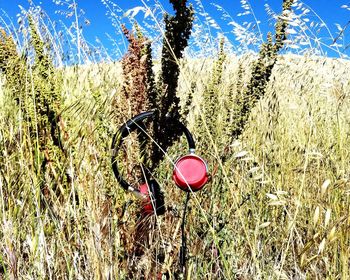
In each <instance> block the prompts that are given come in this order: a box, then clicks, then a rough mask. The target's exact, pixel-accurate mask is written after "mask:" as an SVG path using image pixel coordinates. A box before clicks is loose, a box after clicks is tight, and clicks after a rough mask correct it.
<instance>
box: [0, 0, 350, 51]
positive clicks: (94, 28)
mask: <svg viewBox="0 0 350 280" xmlns="http://www.w3.org/2000/svg"><path fill="white" fill-rule="evenodd" d="M56 1H59V0H56ZM67 1H69V2H72V1H70V0H64V2H67ZM76 2H77V4H78V7H79V8H81V9H82V10H84V13H85V14H84V15H83V16H82V17H81V22H84V19H88V21H89V22H90V24H89V25H88V26H84V29H83V32H84V36H85V38H86V40H87V41H89V42H91V43H95V41H96V38H99V40H100V41H101V42H102V44H103V45H104V46H105V47H106V48H107V49H109V52H111V53H112V52H113V48H114V47H113V44H112V42H111V40H110V39H109V38H108V36H107V35H106V34H109V35H110V37H111V38H115V39H116V41H120V39H118V36H120V33H119V31H118V30H117V29H116V28H115V27H114V26H113V24H112V19H111V17H110V16H106V12H107V11H108V9H107V8H106V6H105V5H104V4H103V3H102V1H101V0H76ZM113 2H114V3H115V4H117V5H118V6H119V7H120V8H121V9H123V10H124V12H125V11H127V10H129V9H131V8H134V7H138V6H143V4H142V2H141V0H114V1H113ZM145 2H147V3H149V5H153V4H154V1H153V0H148V1H147V0H145ZM159 2H160V3H161V4H162V5H163V6H164V8H165V9H166V10H167V11H169V12H172V9H171V6H170V5H169V3H168V1H165V0H159ZM189 2H190V3H193V5H194V6H195V7H196V8H198V4H197V3H196V0H190V1H189ZM281 2H282V0H281V1H280V0H250V1H249V3H250V5H251V7H252V9H253V11H254V13H255V16H256V18H257V19H258V20H259V21H261V23H260V26H259V27H260V29H261V31H262V33H263V34H264V35H265V34H266V33H267V31H269V30H271V31H273V22H272V21H271V20H269V17H268V16H267V14H266V11H265V8H264V4H266V3H267V4H269V5H270V6H271V8H272V9H273V10H274V11H275V12H279V11H280V10H281ZM110 3H112V1H111V2H110ZM202 3H203V5H204V8H205V11H206V12H207V13H208V14H209V15H210V17H211V18H213V19H214V20H215V21H216V22H217V23H218V24H219V26H220V27H221V28H222V30H219V32H222V31H224V32H230V31H231V30H232V25H228V21H226V22H225V21H224V20H223V19H222V18H221V17H222V12H219V11H217V9H216V8H215V7H214V5H212V4H211V3H215V4H217V5H219V6H222V7H223V8H224V9H225V10H226V11H227V12H228V13H229V14H230V15H231V17H232V18H233V20H234V21H236V22H238V23H240V24H242V23H243V22H245V21H246V22H250V21H253V17H252V15H249V16H241V17H238V16H237V15H238V14H239V13H242V12H244V10H243V9H242V7H241V4H240V1H239V0H209V1H206V0H202ZM303 3H305V4H306V5H308V6H309V7H311V9H312V10H314V11H315V12H316V13H317V14H318V15H319V16H320V17H321V18H322V20H323V21H324V22H325V23H326V24H327V26H328V27H329V29H330V30H331V33H333V34H334V36H336V34H337V32H338V30H337V27H336V23H338V24H340V25H341V26H344V25H345V24H346V23H347V22H348V21H349V20H350V11H349V10H346V9H344V8H341V6H342V5H346V4H349V6H350V3H349V1H347V0H305V1H303ZM34 4H35V5H40V6H41V7H42V8H43V9H44V10H45V11H46V13H47V14H48V15H49V16H50V18H51V19H52V20H54V21H57V20H59V19H61V20H63V21H64V22H67V24H68V23H69V21H72V20H73V18H69V19H66V18H65V17H64V16H63V15H59V14H57V13H56V12H57V11H58V10H60V9H61V10H67V6H64V7H60V6H58V5H56V4H54V3H53V1H52V0H42V1H37V0H35V1H34ZM19 5H21V6H23V7H24V8H25V9H27V8H28V7H29V3H28V0H0V9H2V10H3V11H5V12H6V14H8V15H9V17H10V18H11V19H12V21H13V22H15V23H16V22H17V19H16V14H18V13H19V12H20V9H19ZM1 14H2V17H4V16H3V13H1ZM122 14H123V12H120V13H119V15H120V16H122ZM143 16H144V14H143V13H142V12H140V13H139V14H138V15H137V16H136V19H138V20H142V19H143ZM309 18H310V21H314V20H315V21H316V22H319V20H318V19H317V17H316V16H315V15H314V14H313V13H311V12H310V14H309ZM6 21H8V20H7V19H6ZM122 21H124V22H126V23H128V22H127V20H125V19H124V20H123V19H122ZM349 29H350V28H349ZM212 32H213V34H214V33H216V32H217V30H215V28H214V29H213V30H212ZM227 36H228V37H229V39H230V40H231V41H232V42H233V43H235V41H236V38H235V35H234V34H230V33H227ZM318 36H319V37H321V38H322V40H324V42H325V43H326V44H330V43H331V41H332V40H331V39H330V38H329V34H327V32H326V30H325V29H322V31H321V32H320V33H319V35H318ZM345 40H346V37H345ZM345 45H346V44H345ZM324 51H325V52H327V55H329V56H336V53H335V52H334V51H332V50H330V49H327V48H325V49H324ZM121 52H123V48H122V50H121Z"/></svg>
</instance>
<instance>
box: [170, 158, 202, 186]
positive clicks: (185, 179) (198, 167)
mask: <svg viewBox="0 0 350 280" xmlns="http://www.w3.org/2000/svg"><path fill="white" fill-rule="evenodd" d="M173 179H174V181H175V184H176V185H177V186H178V187H179V188H180V189H182V190H184V191H189V187H190V188H191V190H192V191H194V192H195V191H199V190H200V189H201V188H203V187H204V185H205V184H206V183H207V182H208V170H207V165H206V164H205V162H204V160H203V159H202V158H200V157H199V156H196V155H186V156H183V157H181V158H180V159H178V160H177V161H176V163H175V168H174V172H173Z"/></svg>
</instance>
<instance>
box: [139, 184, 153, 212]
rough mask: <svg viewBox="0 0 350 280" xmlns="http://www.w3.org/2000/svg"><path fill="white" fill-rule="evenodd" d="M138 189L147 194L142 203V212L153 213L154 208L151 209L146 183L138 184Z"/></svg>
mask: <svg viewBox="0 0 350 280" xmlns="http://www.w3.org/2000/svg"><path fill="white" fill-rule="evenodd" d="M139 190H140V193H142V194H144V195H146V196H147V198H146V199H145V201H144V202H143V204H142V210H143V214H144V215H150V214H153V213H154V210H153V205H152V201H151V198H150V197H149V192H148V185H147V184H142V185H141V186H140V188H139Z"/></svg>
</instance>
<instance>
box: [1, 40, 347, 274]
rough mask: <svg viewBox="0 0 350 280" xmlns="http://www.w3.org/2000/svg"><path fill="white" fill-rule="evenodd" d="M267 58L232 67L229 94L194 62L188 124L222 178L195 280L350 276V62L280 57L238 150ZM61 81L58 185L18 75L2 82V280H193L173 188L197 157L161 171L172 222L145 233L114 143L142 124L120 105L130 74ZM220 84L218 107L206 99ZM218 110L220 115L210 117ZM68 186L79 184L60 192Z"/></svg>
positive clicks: (201, 196)
mask: <svg viewBox="0 0 350 280" xmlns="http://www.w3.org/2000/svg"><path fill="white" fill-rule="evenodd" d="M79 44H81V42H80V43H79ZM83 53H84V52H83V49H81V52H80V55H79V57H80V59H82V57H83ZM255 59H256V57H255V56H254V55H249V54H246V55H243V56H235V55H228V56H226V57H225V59H224V61H222V64H219V65H221V66H220V67H222V73H221V75H222V76H221V79H220V81H216V82H215V87H211V86H212V85H213V75H212V74H213V69H215V67H217V65H218V64H217V59H216V58H215V57H214V58H208V59H205V58H200V59H192V58H189V57H185V58H184V59H183V60H182V61H181V62H180V66H181V71H180V80H179V86H178V96H179V97H180V99H181V102H180V103H181V104H183V107H184V104H186V103H188V102H190V110H189V112H188V114H187V119H186V120H187V123H188V126H189V128H190V129H191V131H192V132H193V134H194V136H195V137H196V138H197V139H199V140H200V141H198V143H197V144H198V149H197V150H198V153H199V154H200V155H201V156H203V157H204V158H206V159H207V160H208V164H209V169H210V171H211V173H212V180H211V182H210V184H208V185H207V186H206V187H205V188H204V190H203V191H202V192H199V193H196V194H194V195H193V197H192V199H191V201H190V205H189V213H188V225H189V226H188V227H187V236H188V250H189V260H188V264H187V271H186V273H187V276H186V278H187V279H327V278H328V279H347V278H349V274H350V272H349V265H350V264H349V254H350V252H349V241H350V236H349V225H350V219H349V205H350V204H349V194H350V192H349V191H350V188H349V187H350V178H349V170H350V166H349V165H350V161H349V151H350V147H349V146H350V144H349V143H350V142H349V139H348V138H349V134H350V131H349V130H350V129H349V122H350V113H349V112H348V111H349V98H348V95H347V93H348V92H349V87H350V84H349V80H348V78H347V77H348V76H349V70H348V69H350V68H349V66H350V65H349V61H347V60H342V59H331V58H326V57H323V56H308V55H305V56H300V55H282V56H279V57H278V59H277V61H276V65H275V66H274V68H273V70H272V74H271V78H270V81H269V83H268V84H267V87H266V93H265V96H264V97H263V98H262V99H261V100H260V101H259V102H257V105H256V106H255V107H254V109H253V110H252V113H251V114H250V116H249V118H248V120H247V124H246V129H245V131H244V133H243V134H242V135H241V137H240V138H239V139H237V140H235V141H233V140H232V134H231V133H230V132H232V123H233V117H234V116H235V113H236V111H235V103H234V102H235V97H236V94H237V92H239V91H241V90H242V89H244V88H245V86H246V85H247V84H248V83H249V81H250V79H251V70H252V69H253V65H254V61H255ZM215 65H216V66H215ZM157 67H158V68H157ZM155 68H156V69H159V65H158V66H157V65H156V67H155ZM216 69H217V68H216ZM158 72H159V71H158ZM32 75H33V74H32V72H30V71H28V72H24V74H23V77H24V79H23V80H24V81H25V83H24V89H23V91H22V92H23V94H24V97H22V98H23V99H24V101H25V102H26V103H28V104H32V103H31V102H33V100H35V99H33V96H34V95H35V94H36V90H35V85H36V84H35V79H33V76H32ZM50 75H51V74H50ZM52 75H54V76H52V78H54V77H55V78H56V77H58V78H59V79H60V80H59V81H60V99H61V101H60V102H61V104H60V107H59V109H58V110H59V111H58V113H59V115H60V116H61V118H62V120H63V121H62V123H61V124H60V125H61V126H60V128H61V130H62V133H61V136H60V137H61V138H62V142H63V147H64V150H65V157H64V158H62V157H61V156H60V155H59V152H57V153H55V152H53V153H52V154H51V161H52V164H50V162H49V163H48V169H49V172H48V173H46V175H45V176H44V177H43V174H42V173H41V172H40V169H38V168H37V162H38V161H40V159H41V158H40V153H39V149H38V144H37V143H35V142H33V139H34V140H38V138H35V137H34V138H33V137H32V135H31V131H30V129H31V126H30V125H29V124H28V121H27V120H26V119H25V118H24V116H23V112H22V111H21V107H20V106H18V104H17V103H16V100H14V99H13V98H12V92H13V91H12V87H9V77H8V76H4V75H1V84H0V106H1V108H2V110H1V111H0V151H1V156H0V209H1V210H0V220H1V226H0V227H1V230H0V250H1V254H0V277H2V278H4V279H8V278H9V279H17V278H19V279H67V278H68V279H130V278H133V279H142V277H145V278H146V279H147V277H148V279H155V275H158V274H159V273H164V274H166V273H168V274H169V277H170V279H175V278H176V277H178V278H181V277H183V278H184V275H181V274H180V273H179V272H180V268H179V267H178V253H179V248H180V229H179V225H180V215H179V213H180V212H181V209H182V202H183V201H184V195H183V194H182V193H181V192H180V191H179V190H178V189H177V188H176V187H175V186H174V184H173V183H172V180H171V170H172V164H173V163H172V161H171V160H175V159H176V158H177V157H178V156H179V155H181V154H183V153H185V152H186V145H185V143H184V141H183V139H182V140H181V141H180V142H179V143H177V144H175V145H174V146H173V147H172V148H171V149H169V151H168V154H167V155H168V157H165V160H164V161H163V162H162V164H161V166H160V167H159V169H158V171H157V174H156V175H157V178H158V182H159V183H160V185H161V187H162V189H163V190H165V191H166V197H165V198H166V207H167V208H168V209H169V211H168V212H167V213H166V215H164V216H162V217H151V218H150V221H148V223H145V224H144V227H145V228H144V232H143V234H144V236H141V237H142V238H141V237H140V236H135V234H136V233H139V232H140V230H139V224H140V223H139V216H138V212H139V208H140V206H139V204H138V201H136V200H135V199H134V198H133V197H132V196H131V195H130V194H127V193H125V192H124V191H123V190H121V188H120V187H119V186H118V185H117V182H116V181H115V179H114V177H113V174H112V172H111V167H110V142H111V137H112V135H113V134H114V133H115V132H116V130H117V129H118V127H119V125H120V124H121V123H122V122H124V121H125V120H126V119H128V118H129V117H131V116H130V115H129V114H128V113H127V112H125V110H124V109H125V107H126V104H127V103H126V100H125V97H124V96H123V95H122V94H120V92H121V90H122V79H121V77H122V67H121V65H120V64H119V63H107V62H106V63H96V64H91V65H85V66H69V67H64V68H57V69H56V70H55V74H52ZM11 77H13V76H11ZM58 78H57V79H58ZM208 87H211V89H212V90H214V91H213V92H212V93H214V94H217V96H216V98H215V102H212V103H210V100H208V99H207V98H206V96H208ZM190 94H191V95H192V98H189V95H190ZM32 105H33V104H32ZM187 105H188V104H187ZM33 106H34V107H35V104H34V105H33ZM211 106H212V107H215V112H216V114H217V115H216V116H215V118H213V119H209V118H208V119H207V118H203V116H204V115H205V114H206V110H207V108H210V107H211ZM33 123H34V125H35V124H36V125H37V123H36V122H35V121H34V122H32V125H33ZM199 123H201V125H200V126H199V125H198V124H199ZM205 127H207V128H210V129H206V128H205ZM130 144H131V145H132V144H133V143H130ZM128 167H130V168H131V169H132V168H133V166H132V163H130V166H128ZM38 170H39V171H38ZM62 178H69V180H68V181H64V183H62V184H58V183H57V182H61V180H62ZM43 180H44V181H45V183H46V185H47V188H46V189H44V190H45V191H43V188H42V181H43ZM57 188H58V189H57ZM140 239H143V241H142V240H140ZM136 242H140V244H135V243H136ZM136 245H137V246H139V247H141V248H142V249H143V251H144V254H143V255H142V256H137V255H135V251H134V248H135V247H137V246H136ZM175 275H177V276H175Z"/></svg>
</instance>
